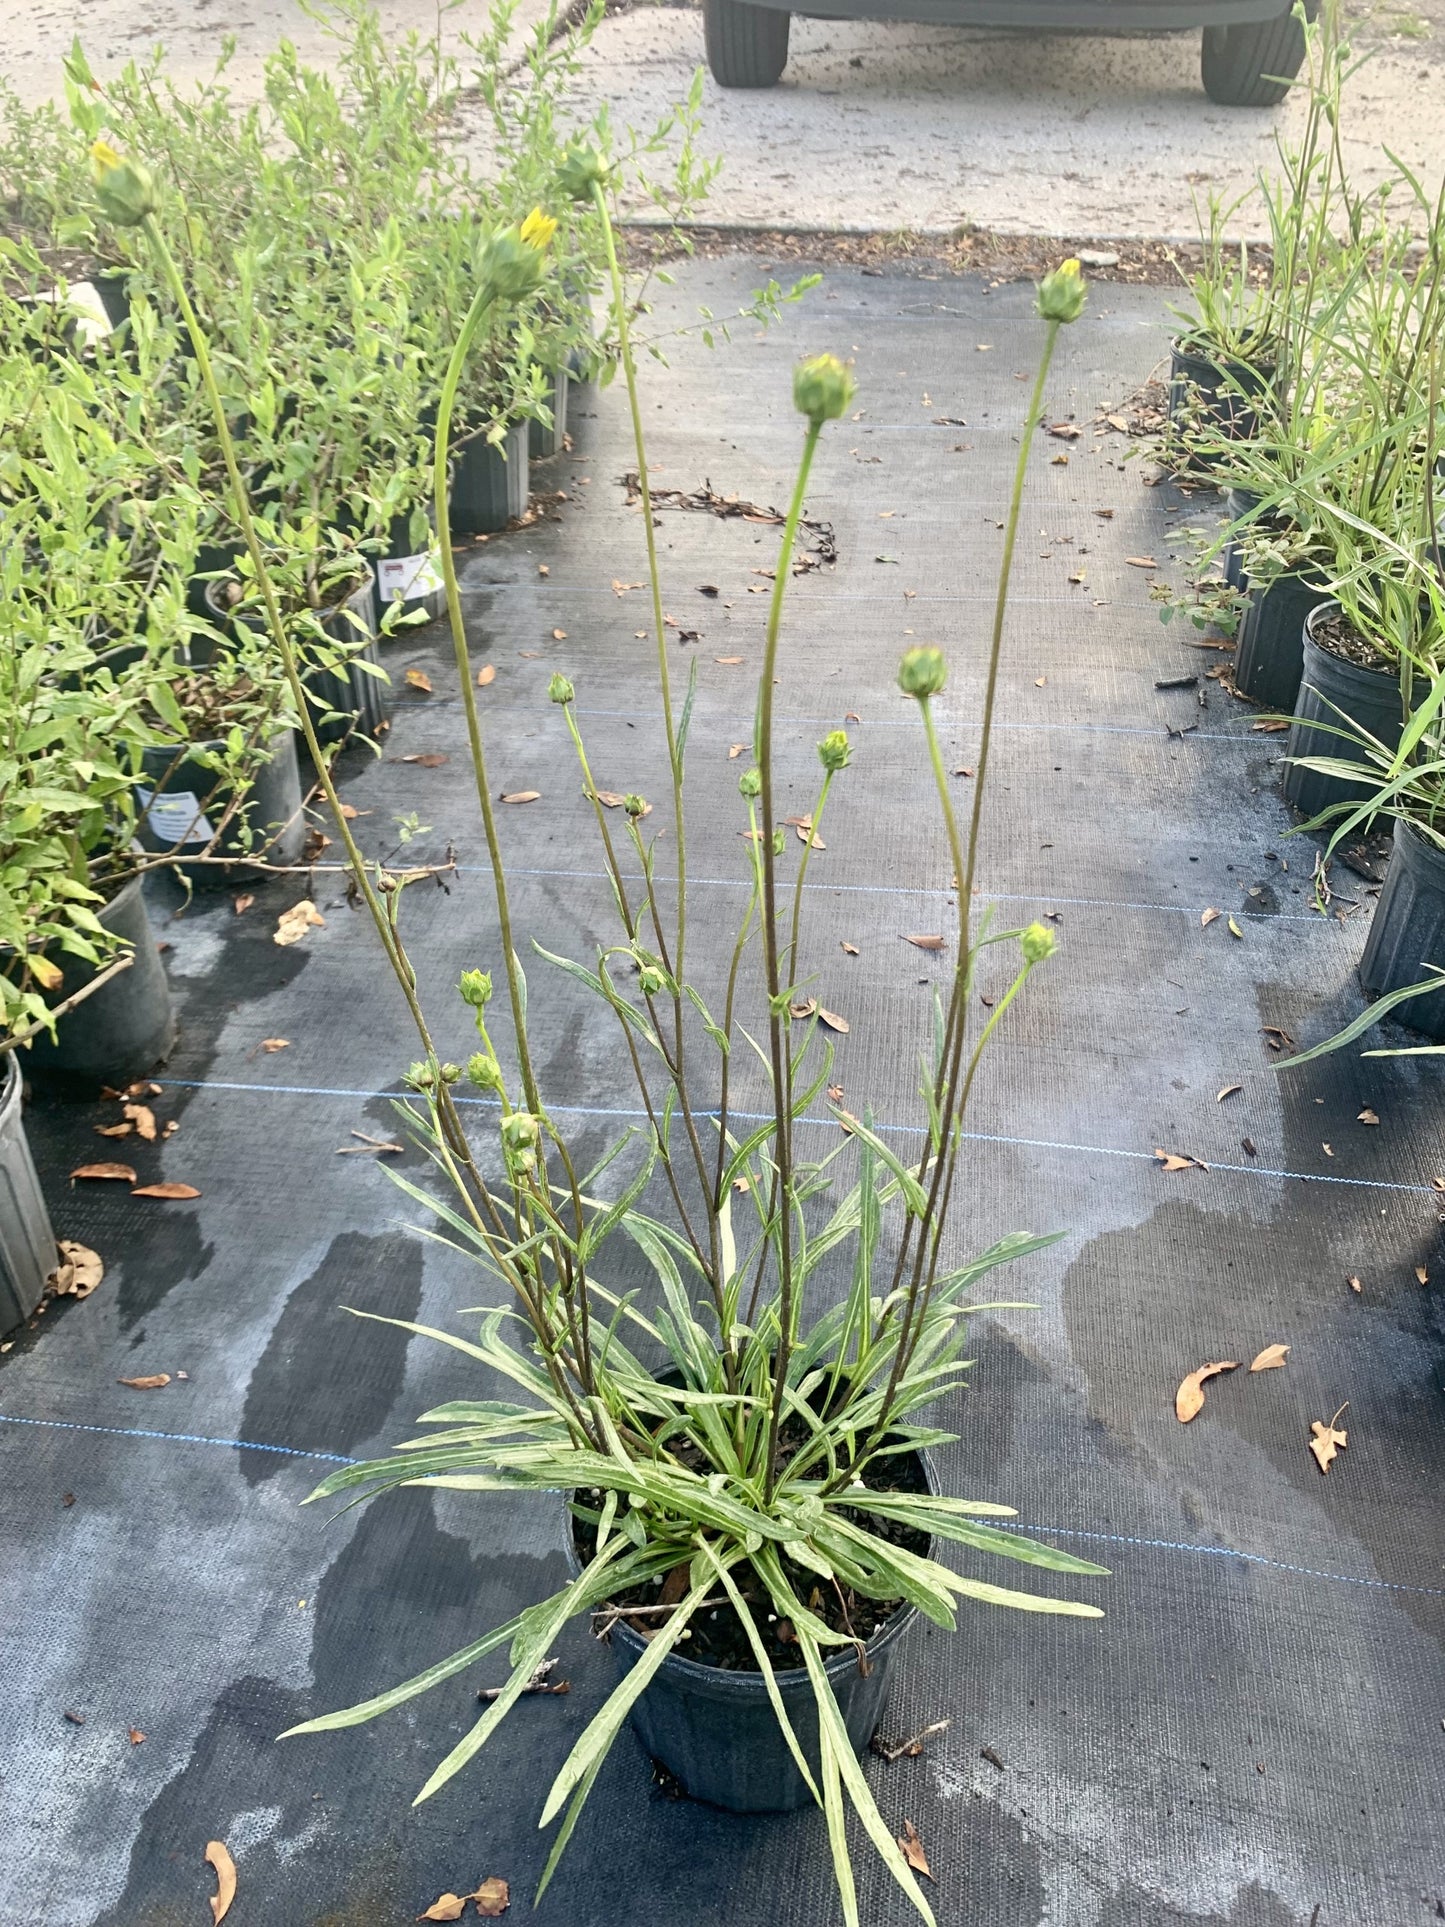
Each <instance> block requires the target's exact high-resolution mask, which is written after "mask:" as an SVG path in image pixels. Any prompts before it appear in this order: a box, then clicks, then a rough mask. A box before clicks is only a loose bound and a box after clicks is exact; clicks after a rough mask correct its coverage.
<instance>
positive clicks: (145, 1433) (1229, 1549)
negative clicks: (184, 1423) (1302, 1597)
mask: <svg viewBox="0 0 1445 1927" xmlns="http://www.w3.org/2000/svg"><path fill="white" fill-rule="evenodd" d="M0 1425H39V1426H44V1427H46V1428H47V1429H49V1430H51V1431H56V1432H94V1433H99V1434H100V1435H101V1436H103V1437H105V1438H113V1439H160V1440H163V1441H164V1442H165V1443H167V1444H171V1445H220V1446H225V1447H227V1448H228V1449H230V1450H234V1451H238V1452H277V1453H280V1454H282V1455H283V1456H284V1457H286V1458H290V1459H321V1460H323V1461H324V1462H325V1463H326V1464H328V1465H359V1464H360V1463H361V1461H360V1460H359V1459H353V1458H349V1457H348V1456H347V1455H346V1454H345V1453H344V1452H309V1451H305V1450H303V1449H302V1448H301V1447H300V1446H296V1445H261V1444H259V1443H258V1442H257V1441H256V1440H255V1439H215V1438H208V1437H206V1436H205V1435H204V1434H203V1433H199V1432H158V1431H153V1430H151V1429H149V1428H145V1427H141V1426H133V1425H83V1424H80V1423H79V1422H78V1421H77V1420H74V1419H60V1418H21V1417H20V1416H18V1415H17V1414H15V1413H12V1412H0ZM993 1523H994V1524H995V1525H996V1526H997V1527H998V1528H999V1529H1000V1530H1001V1531H1003V1532H1042V1533H1046V1534H1047V1535H1048V1536H1049V1537H1050V1538H1051V1539H1092V1540H1095V1541H1097V1542H1098V1543H1100V1544H1104V1545H1111V1546H1139V1547H1141V1548H1143V1549H1144V1550H1147V1551H1157V1552H1197V1553H1201V1554H1204V1555H1205V1556H1206V1557H1212V1558H1216V1559H1242V1560H1244V1561H1245V1563H1246V1564H1247V1565H1251V1566H1268V1567H1269V1568H1270V1569H1271V1570H1273V1571H1275V1572H1292V1573H1298V1574H1299V1575H1300V1576H1301V1577H1303V1578H1306V1579H1331V1580H1335V1581H1337V1582H1338V1583H1339V1584H1341V1585H1345V1586H1370V1587H1373V1588H1374V1589H1375V1590H1377V1591H1380V1592H1408V1593H1423V1594H1426V1595H1428V1596H1430V1597H1432V1598H1441V1597H1445V1586H1412V1585H1408V1584H1406V1583H1405V1582H1404V1581H1402V1580H1398V1579H1365V1578H1361V1577H1360V1576H1359V1575H1358V1574H1356V1573H1350V1572H1325V1571H1324V1570H1322V1569H1321V1568H1319V1567H1317V1566H1297V1565H1292V1564H1291V1563H1290V1562H1289V1561H1288V1560H1285V1559H1270V1558H1267V1557H1266V1556H1265V1555H1264V1554H1263V1553H1260V1552H1237V1551H1236V1550H1235V1549H1234V1547H1233V1546H1198V1545H1192V1544H1190V1542H1189V1541H1188V1540H1187V1539H1142V1538H1137V1537H1134V1536H1132V1535H1130V1534H1128V1533H1123V1532H1088V1531H1085V1530H1083V1529H1082V1528H1078V1527H1074V1526H1052V1525H1049V1526H1045V1525H1033V1524H1027V1523H1025V1522H1024V1521H1022V1520H1020V1521H1017V1522H1015V1521H1012V1520H995V1521H993Z"/></svg>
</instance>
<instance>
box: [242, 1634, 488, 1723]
mask: <svg viewBox="0 0 1445 1927" xmlns="http://www.w3.org/2000/svg"><path fill="white" fill-rule="evenodd" d="M521 1623H522V1620H521V1615H520V1614H519V1615H518V1616H517V1618H515V1619H509V1620H508V1621H507V1623H506V1625H505V1626H498V1627H496V1628H495V1630H494V1631H492V1632H490V1633H487V1634H485V1635H484V1636H483V1637H482V1638H481V1639H476V1640H473V1641H472V1643H471V1645H470V1646H463V1647H462V1648H461V1650H460V1651H459V1652H455V1653H453V1654H452V1655H451V1657H450V1658H449V1659H439V1660H438V1661H437V1663H436V1665H435V1666H428V1667H427V1669H426V1671H425V1672H422V1673H417V1674H416V1675H415V1676H414V1677H413V1678H411V1679H409V1680H404V1681H403V1682H402V1684H401V1685H400V1686H392V1687H388V1689H387V1690H386V1692H384V1693H378V1694H377V1695H376V1697H375V1698H374V1699H369V1700H361V1701H359V1702H358V1703H357V1704H356V1705H355V1706H344V1707H343V1708H342V1709H341V1711H340V1712H338V1713H323V1714H322V1715H321V1716H320V1718H319V1719H314V1720H303V1721H302V1723H301V1724H300V1726H288V1727H287V1729H286V1731H285V1732H284V1733H278V1734H277V1736H276V1737H277V1738H278V1739H282V1740H290V1739H294V1738H295V1737H296V1735H297V1734H298V1733H335V1732H337V1731H338V1730H339V1729H340V1728H341V1727H343V1726H360V1725H362V1724H363V1722H364V1721H366V1720H374V1719H375V1718H376V1716H377V1715H378V1714H379V1713H389V1712H390V1711H391V1709H392V1708H393V1707H394V1706H400V1705H402V1704H403V1703H404V1702H405V1701H406V1700H409V1699H415V1698H416V1696H417V1694H418V1693H425V1692H428V1691H429V1690H430V1689H431V1688H432V1687H433V1686H439V1685H440V1684H441V1682H442V1681H443V1680H444V1679H450V1678H451V1677H452V1675H453V1673H461V1672H465V1671H466V1669H467V1667H468V1666H474V1665H475V1664H476V1662H477V1661H478V1660H479V1659H485V1658H486V1656H487V1654H488V1653H494V1652H495V1651H496V1650H497V1648H498V1647H499V1646H505V1645H506V1643H507V1641H508V1640H509V1639H512V1638H514V1637H515V1636H516V1633H517V1630H518V1628H519V1627H520V1626H521Z"/></svg>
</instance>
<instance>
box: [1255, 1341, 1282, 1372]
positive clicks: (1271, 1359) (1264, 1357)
mask: <svg viewBox="0 0 1445 1927" xmlns="http://www.w3.org/2000/svg"><path fill="white" fill-rule="evenodd" d="M1288 1357H1289V1346H1288V1345H1266V1346H1265V1348H1264V1350H1263V1351H1262V1352H1261V1353H1260V1354H1259V1356H1258V1357H1257V1358H1256V1359H1255V1361H1254V1363H1253V1364H1252V1365H1251V1366H1250V1368H1249V1369H1250V1370H1251V1371H1252V1372H1276V1371H1278V1370H1279V1369H1280V1367H1281V1366H1282V1365H1283V1364H1284V1361H1285V1360H1286V1359H1287V1358H1288Z"/></svg>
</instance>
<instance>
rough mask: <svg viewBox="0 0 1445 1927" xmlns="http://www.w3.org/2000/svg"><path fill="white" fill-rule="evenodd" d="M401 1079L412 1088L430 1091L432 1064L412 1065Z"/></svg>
mask: <svg viewBox="0 0 1445 1927" xmlns="http://www.w3.org/2000/svg"><path fill="white" fill-rule="evenodd" d="M401 1081H402V1083H403V1084H405V1085H407V1086H408V1087H409V1088H410V1089H411V1090H414V1091H429V1090H430V1089H431V1065H430V1064H413V1065H411V1066H410V1068H409V1069H408V1070H407V1072H406V1075H405V1076H404V1077H403V1078H402V1080H401Z"/></svg>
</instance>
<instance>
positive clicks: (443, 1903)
mask: <svg viewBox="0 0 1445 1927" xmlns="http://www.w3.org/2000/svg"><path fill="white" fill-rule="evenodd" d="M470 1899H471V1895H470V1894H443V1895H442V1896H441V1898H440V1900H434V1901H433V1902H432V1904H431V1905H430V1907H428V1908H427V1910H426V1912H425V1913H424V1914H418V1915H417V1919H418V1920H460V1919H461V1917H462V1915H463V1914H464V1913H465V1912H466V1910H467V1902H468V1901H469V1900H470Z"/></svg>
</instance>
